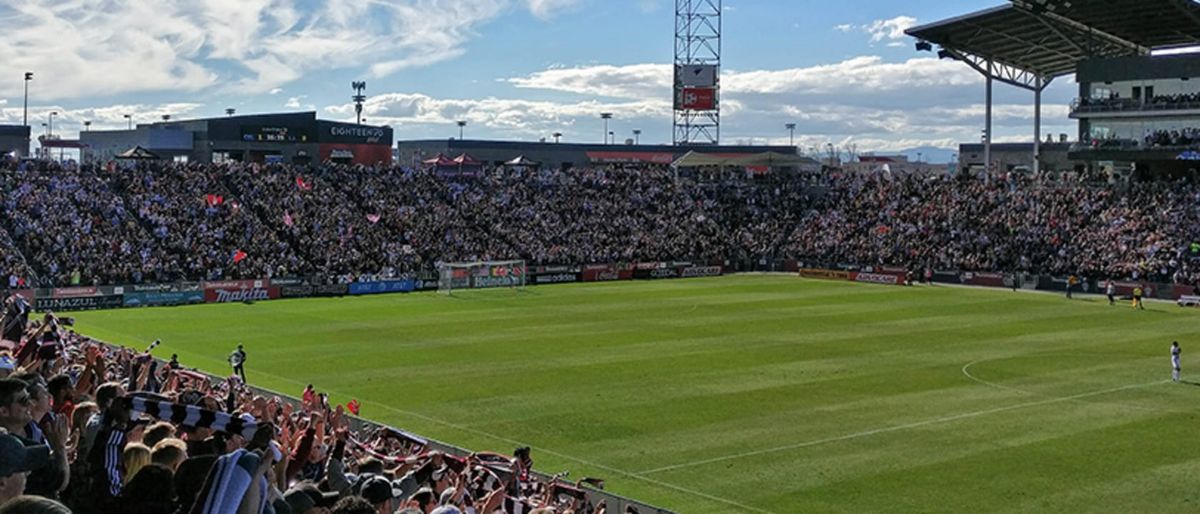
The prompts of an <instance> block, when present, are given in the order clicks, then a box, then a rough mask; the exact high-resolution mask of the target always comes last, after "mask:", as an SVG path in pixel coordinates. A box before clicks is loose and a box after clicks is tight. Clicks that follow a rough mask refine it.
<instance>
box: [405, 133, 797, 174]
mask: <svg viewBox="0 0 1200 514" xmlns="http://www.w3.org/2000/svg"><path fill="white" fill-rule="evenodd" d="M690 151H695V152H698V153H702V154H708V155H717V156H722V157H740V156H752V155H759V154H766V153H772V154H783V155H788V156H797V155H798V154H799V151H798V149H797V147H794V146H746V145H743V146H671V145H633V144H624V145H617V144H609V145H606V144H602V143H597V144H586V143H549V142H537V141H530V142H523V141H484V140H470V139H462V140H456V139H448V140H447V139H428V140H416V141H400V142H398V143H397V144H396V156H397V157H396V159H397V163H398V164H401V165H405V166H414V167H417V166H419V165H420V164H421V163H422V162H423V161H427V160H429V159H433V158H436V157H437V156H438V155H443V156H446V157H447V158H450V159H453V158H454V157H457V156H460V155H463V154H466V155H468V156H470V157H471V158H473V159H475V160H477V161H479V162H480V163H481V164H484V165H489V166H491V165H497V166H498V165H502V164H505V163H510V162H514V159H518V158H521V159H523V160H524V161H526V162H531V163H536V164H537V165H538V166H541V167H543V168H552V169H570V168H582V167H587V166H592V165H597V164H659V165H662V166H668V165H670V164H671V163H672V162H675V160H676V159H678V158H680V157H682V156H683V155H685V154H687V153H688V152H690ZM796 160H797V161H798V162H799V165H798V166H789V167H798V168H800V169H801V170H807V169H809V168H814V169H820V164H819V163H817V161H814V160H812V159H810V158H806V157H805V158H797V159H796Z"/></svg>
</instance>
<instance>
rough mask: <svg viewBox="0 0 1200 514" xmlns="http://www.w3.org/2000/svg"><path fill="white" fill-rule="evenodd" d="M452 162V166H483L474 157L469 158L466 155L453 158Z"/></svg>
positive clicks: (468, 155)
mask: <svg viewBox="0 0 1200 514" xmlns="http://www.w3.org/2000/svg"><path fill="white" fill-rule="evenodd" d="M453 161H454V164H457V165H459V166H481V165H483V163H482V162H479V161H478V160H477V159H475V158H474V157H471V155H470V154H466V153H464V154H462V155H460V156H458V157H455V158H454V159H453Z"/></svg>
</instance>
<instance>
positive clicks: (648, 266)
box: [633, 262, 667, 270]
mask: <svg viewBox="0 0 1200 514" xmlns="http://www.w3.org/2000/svg"><path fill="white" fill-rule="evenodd" d="M665 267H667V263H665V262H639V263H637V264H635V265H634V266H633V269H635V270H652V269H658V268H665Z"/></svg>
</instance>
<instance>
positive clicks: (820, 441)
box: [639, 380, 1168, 475]
mask: <svg viewBox="0 0 1200 514" xmlns="http://www.w3.org/2000/svg"><path fill="white" fill-rule="evenodd" d="M1166 382H1168V381H1167V380H1159V381H1157V382H1147V383H1144V384H1132V385H1126V386H1121V387H1114V388H1111V389H1104V390H1100V391H1092V392H1090V393H1081V394H1076V395H1071V396H1063V397H1059V398H1050V399H1047V400H1039V401H1036V402H1026V403H1018V404H1016V405H1009V406H1006V407H997V408H994V409H985V410H979V411H973V412H966V413H962V414H955V415H952V416H943V417H938V418H932V419H927V420H923V421H915V422H912V423H905V424H903V425H893V426H889V427H881V428H876V429H872V430H864V431H862V432H854V433H851V434H845V435H840V436H836V437H827V438H825V439H816V440H813V441H805V442H802V443H796V444H789V445H784V446H776V447H774V448H766V449H762V450H755V451H749V452H742V453H736V454H732V455H725V456H722V457H713V458H711V459H703V460H697V461H692V462H684V463H682V464H674V465H671V466H663V467H661V468H654V469H648V470H646V471H641V472H639V474H642V475H649V474H652V473H662V472H665V471H674V470H677V469H683V468H691V467H695V466H703V465H705V464H713V463H717V462H725V461H729V460H735V459H743V458H746V457H753V456H756V455H764V454H768V453H777V452H783V451H788V450H796V449H800V448H809V447H812V446H820V445H822V444H828V443H836V442H839V441H848V440H851V439H858V438H860V437H869V436H873V435H878V434H885V433H888V432H898V431H901V430H908V429H910V428H919V427H925V426H929V425H937V424H941V423H950V422H953V421H959V420H963V419H970V418H976V417H979V416H986V415H988V414H996V413H1000V412H1008V411H1012V410H1017V409H1024V408H1027V407H1037V406H1039V405H1050V404H1054V403H1062V402H1069V401H1072V400H1078V399H1080V398H1088V397H1091V396H1100V395H1103V394H1109V393H1115V392H1117V391H1124V390H1127V389H1137V388H1142V387H1149V386H1152V385H1158V384H1163V383H1166Z"/></svg>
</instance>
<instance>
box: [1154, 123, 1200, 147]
mask: <svg viewBox="0 0 1200 514" xmlns="http://www.w3.org/2000/svg"><path fill="white" fill-rule="evenodd" d="M1144 142H1145V143H1146V147H1148V148H1159V147H1172V148H1181V147H1197V146H1200V129H1195V128H1185V129H1180V130H1156V131H1154V132H1152V133H1150V134H1146V137H1145V139H1144Z"/></svg>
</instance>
